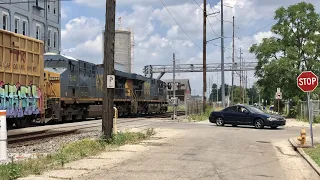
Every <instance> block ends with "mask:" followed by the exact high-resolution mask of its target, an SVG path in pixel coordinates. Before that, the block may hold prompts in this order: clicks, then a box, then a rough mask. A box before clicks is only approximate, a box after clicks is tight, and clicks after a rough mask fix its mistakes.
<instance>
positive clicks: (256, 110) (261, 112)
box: [246, 107, 265, 114]
mask: <svg viewBox="0 0 320 180" xmlns="http://www.w3.org/2000/svg"><path fill="white" fill-rule="evenodd" d="M246 108H248V109H249V111H251V112H253V113H258V114H264V113H265V112H263V111H262V110H260V109H258V108H255V107H246Z"/></svg>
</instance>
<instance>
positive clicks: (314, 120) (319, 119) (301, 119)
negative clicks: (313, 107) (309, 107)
mask: <svg viewBox="0 0 320 180" xmlns="http://www.w3.org/2000/svg"><path fill="white" fill-rule="evenodd" d="M297 121H302V122H307V123H309V119H308V118H306V117H300V116H298V117H297ZM319 123H320V116H316V117H314V118H313V124H319Z"/></svg>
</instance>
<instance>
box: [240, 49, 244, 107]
mask: <svg viewBox="0 0 320 180" xmlns="http://www.w3.org/2000/svg"><path fill="white" fill-rule="evenodd" d="M241 55H242V52H241V48H240V94H241V95H240V97H241V96H242V57H241ZM242 102H243V100H242Z"/></svg>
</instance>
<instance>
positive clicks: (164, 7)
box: [160, 0, 202, 50]
mask: <svg viewBox="0 0 320 180" xmlns="http://www.w3.org/2000/svg"><path fill="white" fill-rule="evenodd" d="M160 2H161V3H162V5H163V7H164V8H166V10H167V11H168V13H169V14H170V16H171V17H172V19H173V20H174V21H175V22H176V23H177V24H178V26H179V27H180V28H181V30H182V31H183V32H184V34H185V35H187V36H188V38H189V39H190V40H191V41H192V42H193V44H194V45H196V46H197V47H198V48H199V49H201V50H202V48H201V47H200V46H198V45H197V44H196V43H195V42H194V41H193V40H192V39H191V38H190V36H189V35H188V34H187V33H186V32H185V31H184V29H183V28H182V27H181V25H180V24H179V23H178V21H177V20H176V19H175V18H174V17H173V15H172V14H171V13H170V11H169V9H168V8H167V7H166V5H165V4H164V3H163V1H162V0H160Z"/></svg>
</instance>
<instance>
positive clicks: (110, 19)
mask: <svg viewBox="0 0 320 180" xmlns="http://www.w3.org/2000/svg"><path fill="white" fill-rule="evenodd" d="M115 14H116V1H115V0H106V24H105V31H104V48H103V52H104V58H103V67H104V71H103V72H104V73H103V102H102V107H103V114H102V132H103V134H104V136H105V138H111V137H112V129H113V115H114V111H113V99H114V86H115V78H114V41H115Z"/></svg>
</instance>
